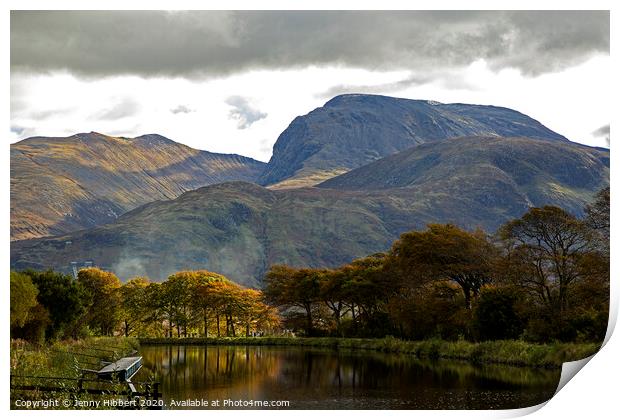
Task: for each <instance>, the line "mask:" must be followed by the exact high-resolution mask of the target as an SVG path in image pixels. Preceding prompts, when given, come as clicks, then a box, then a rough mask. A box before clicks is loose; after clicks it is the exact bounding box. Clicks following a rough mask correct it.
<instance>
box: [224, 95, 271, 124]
mask: <svg viewBox="0 0 620 420" xmlns="http://www.w3.org/2000/svg"><path fill="white" fill-rule="evenodd" d="M226 103H227V104H228V105H230V106H232V107H233V109H231V110H230V113H229V114H228V115H229V118H231V119H233V120H237V128H238V129H240V130H245V129H246V128H248V127H249V126H251V125H252V124H254V123H255V122H256V121H258V120H262V119H263V118H265V117H267V114H266V113H264V112H261V111H260V110H258V109H256V108H253V107H252V106H251V105H250V103H249V102H248V100H247V99H246V98H244V97H242V96H231V97H229V98H228V99H226Z"/></svg>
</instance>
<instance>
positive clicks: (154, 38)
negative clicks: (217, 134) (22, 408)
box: [11, 11, 609, 77]
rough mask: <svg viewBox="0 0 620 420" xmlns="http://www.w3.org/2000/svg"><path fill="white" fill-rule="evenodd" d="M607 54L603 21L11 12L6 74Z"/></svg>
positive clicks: (480, 15) (519, 14) (205, 71)
mask: <svg viewBox="0 0 620 420" xmlns="http://www.w3.org/2000/svg"><path fill="white" fill-rule="evenodd" d="M594 54H609V12H608V11H534V12H526V11H512V12H511V11H458V12H456V11H453V12H451V11H398V12H390V11H235V12H225V11H192V12H160V11H12V12H11V67H12V70H13V71H14V72H15V71H24V72H28V71H32V72H45V71H54V70H68V71H70V72H72V73H75V74H80V75H81V76H86V77H91V76H92V77H98V76H109V75H118V74H137V75H141V76H146V77H149V76H168V77H198V76H199V77H215V76H222V75H227V74H231V73H235V72H240V71H245V70H250V69H278V68H291V67H303V66H308V65H347V66H354V67H362V68H367V69H376V70H381V69H395V68H397V69H406V70H412V69H416V70H418V71H420V70H428V69H438V68H458V67H461V66H465V65H468V64H470V63H472V62H473V61H475V60H477V59H485V60H487V61H488V62H489V63H490V65H491V66H492V67H493V68H495V69H500V68H506V67H513V68H517V69H519V70H521V71H522V72H523V73H525V74H528V75H537V74H541V73H545V72H552V71H556V70H560V69H563V68H566V67H568V66H571V65H574V64H577V63H579V62H583V61H584V60H586V59H587V58H589V57H590V56H592V55H594Z"/></svg>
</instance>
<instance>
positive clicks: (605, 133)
mask: <svg viewBox="0 0 620 420" xmlns="http://www.w3.org/2000/svg"><path fill="white" fill-rule="evenodd" d="M592 135H593V136H595V137H604V138H605V142H606V143H607V147H609V124H607V125H604V126H602V127H600V128H597V129H596V130H594V131H593V132H592Z"/></svg>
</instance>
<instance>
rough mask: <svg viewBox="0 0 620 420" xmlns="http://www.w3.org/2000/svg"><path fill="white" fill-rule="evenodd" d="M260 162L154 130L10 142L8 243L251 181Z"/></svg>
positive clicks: (77, 228)
mask: <svg viewBox="0 0 620 420" xmlns="http://www.w3.org/2000/svg"><path fill="white" fill-rule="evenodd" d="M264 166H265V164H264V163H262V162H258V161H256V160H254V159H250V158H247V157H243V156H238V155H225V154H217V153H209V152H204V151H201V150H196V149H192V148H191V147H187V146H185V145H182V144H179V143H176V142H174V141H172V140H170V139H167V138H165V137H163V136H160V135H156V134H149V135H144V136H140V137H136V138H124V137H110V136H105V135H103V134H99V133H86V134H76V135H74V136H70V137H64V138H63V137H33V138H29V139H26V140H23V141H20V142H18V143H15V144H12V145H11V240H17V239H28V238H33V237H40V236H51V235H59V234H64V233H68V232H72V231H75V230H79V229H84V228H90V227H94V226H98V225H101V224H104V223H108V222H112V221H114V220H115V219H116V218H117V217H118V216H119V215H121V214H123V213H125V212H126V211H128V210H131V209H134V208H136V207H138V206H141V205H143V204H146V203H150V202H151V201H155V200H168V199H172V198H176V197H178V196H179V195H180V194H182V193H184V192H185V191H189V190H192V189H194V188H198V187H202V186H205V185H210V184H215V183H218V182H224V181H229V180H243V181H254V180H256V179H257V178H258V176H259V175H260V174H261V173H262V171H263V169H264Z"/></svg>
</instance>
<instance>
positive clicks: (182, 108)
mask: <svg viewBox="0 0 620 420" xmlns="http://www.w3.org/2000/svg"><path fill="white" fill-rule="evenodd" d="M170 112H172V113H173V114H189V113H190V112H196V110H194V109H191V108H190V107H188V106H186V105H178V106H176V107H174V108H172V109H171V110H170Z"/></svg>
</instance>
